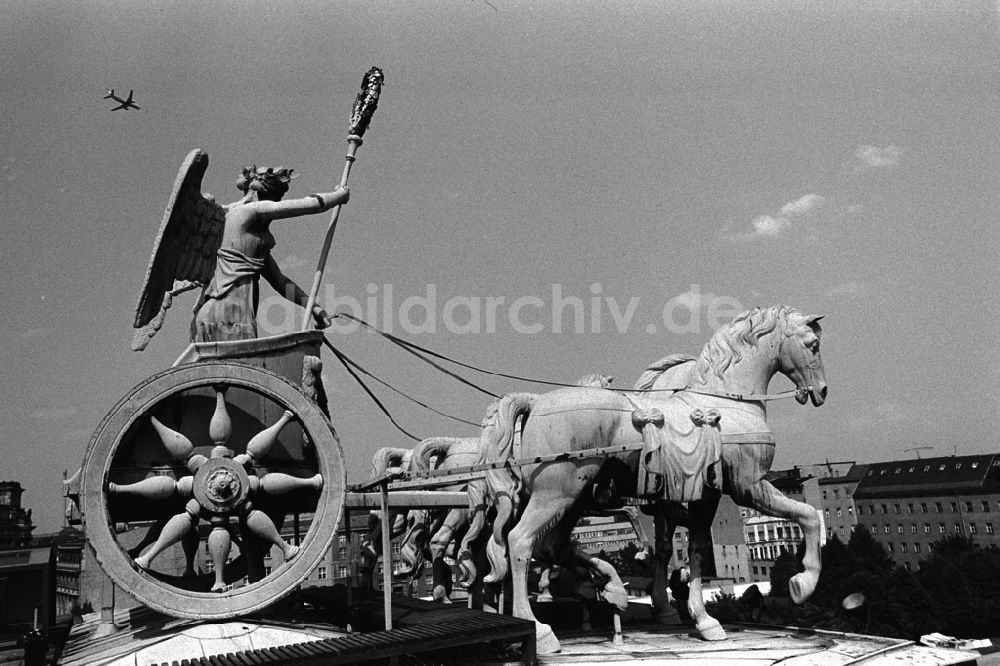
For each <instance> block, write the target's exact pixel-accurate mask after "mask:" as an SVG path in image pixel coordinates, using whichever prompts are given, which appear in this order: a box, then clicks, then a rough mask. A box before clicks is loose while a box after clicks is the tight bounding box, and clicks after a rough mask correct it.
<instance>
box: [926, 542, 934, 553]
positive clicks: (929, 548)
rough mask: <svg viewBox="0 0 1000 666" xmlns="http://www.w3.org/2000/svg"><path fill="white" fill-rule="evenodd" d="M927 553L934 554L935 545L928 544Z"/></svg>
mask: <svg viewBox="0 0 1000 666" xmlns="http://www.w3.org/2000/svg"><path fill="white" fill-rule="evenodd" d="M927 552H928V553H931V552H934V544H933V543H929V544H927Z"/></svg>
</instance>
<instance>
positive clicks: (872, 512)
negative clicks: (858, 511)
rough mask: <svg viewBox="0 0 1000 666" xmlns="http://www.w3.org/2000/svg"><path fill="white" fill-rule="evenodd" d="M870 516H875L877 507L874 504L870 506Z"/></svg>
mask: <svg viewBox="0 0 1000 666" xmlns="http://www.w3.org/2000/svg"><path fill="white" fill-rule="evenodd" d="M862 511H864V509H862ZM868 515H869V516H874V515H875V505H874V504H869V505H868Z"/></svg>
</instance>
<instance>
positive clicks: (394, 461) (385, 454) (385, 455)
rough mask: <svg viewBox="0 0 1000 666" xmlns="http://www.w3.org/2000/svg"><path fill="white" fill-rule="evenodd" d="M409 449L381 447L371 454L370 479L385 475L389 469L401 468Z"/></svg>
mask: <svg viewBox="0 0 1000 666" xmlns="http://www.w3.org/2000/svg"><path fill="white" fill-rule="evenodd" d="M409 453H410V449H401V448H399V447H395V446H383V447H382V448H380V449H378V450H377V451H375V453H374V454H372V473H371V478H373V479H374V478H375V477H376V476H380V475H382V474H385V473H386V471H387V470H388V469H389V468H390V467H402V466H403V463H404V461H405V459H406V456H407V455H409Z"/></svg>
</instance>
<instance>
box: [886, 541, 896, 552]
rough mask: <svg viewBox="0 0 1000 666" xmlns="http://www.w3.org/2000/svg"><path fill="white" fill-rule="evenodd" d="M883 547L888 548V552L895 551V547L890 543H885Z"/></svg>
mask: <svg viewBox="0 0 1000 666" xmlns="http://www.w3.org/2000/svg"><path fill="white" fill-rule="evenodd" d="M885 547H886V548H888V549H889V552H890V553H895V552H896V547H895V546H893V545H892V544H891V543H887V544H885Z"/></svg>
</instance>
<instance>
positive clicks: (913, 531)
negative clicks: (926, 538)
mask: <svg viewBox="0 0 1000 666" xmlns="http://www.w3.org/2000/svg"><path fill="white" fill-rule="evenodd" d="M916 533H917V524H916V523H910V534H916Z"/></svg>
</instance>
